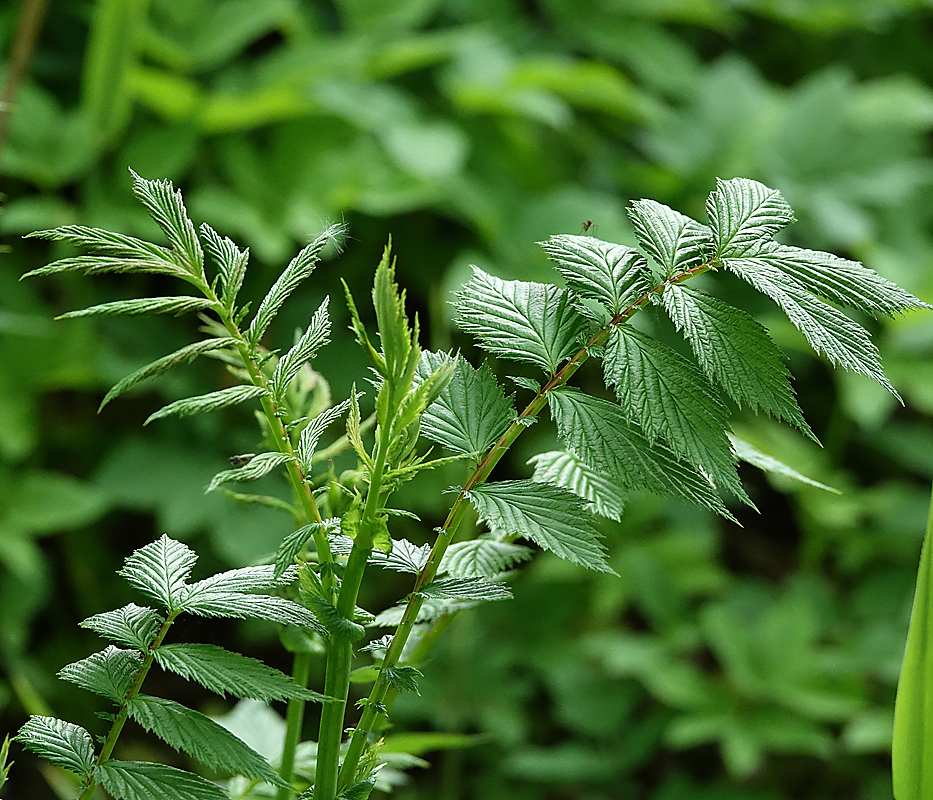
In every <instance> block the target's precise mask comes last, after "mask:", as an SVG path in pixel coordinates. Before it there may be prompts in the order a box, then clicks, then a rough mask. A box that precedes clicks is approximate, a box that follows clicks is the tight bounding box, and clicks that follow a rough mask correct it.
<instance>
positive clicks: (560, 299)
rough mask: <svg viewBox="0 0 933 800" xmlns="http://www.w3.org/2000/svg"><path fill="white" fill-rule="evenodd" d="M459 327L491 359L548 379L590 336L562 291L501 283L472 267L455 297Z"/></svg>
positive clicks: (534, 285)
mask: <svg viewBox="0 0 933 800" xmlns="http://www.w3.org/2000/svg"><path fill="white" fill-rule="evenodd" d="M455 305H456V308H457V324H458V325H459V326H460V327H461V328H462V329H463V330H464V331H466V332H467V333H471V334H473V335H474V336H476V337H477V338H478V339H479V340H480V343H481V344H482V346H483V347H484V348H485V349H486V350H488V351H489V352H491V353H494V354H496V355H498V356H502V357H504V358H510V359H513V360H515V361H527V362H529V363H531V364H535V365H536V366H539V367H541V368H542V369H544V370H546V371H547V372H548V373H554V372H556V371H557V369H558V367H559V366H560V364H561V362H563V361H564V360H565V359H567V358H569V357H570V356H572V355H573V354H574V353H575V352H576V351H577V350H578V349H579V347H580V345H581V343H582V340H583V338H584V336H585V334H586V329H587V322H586V320H585V319H584V318H583V317H582V316H581V315H580V314H579V313H578V312H577V311H576V310H574V308H573V306H572V304H571V302H570V296H569V295H568V293H567V291H566V290H564V289H558V288H557V287H556V286H551V285H549V284H545V283H532V282H529V281H503V280H500V279H499V278H496V277H494V276H492V275H488V274H487V273H485V272H483V271H482V270H481V269H479V268H478V267H473V277H472V279H471V280H470V281H469V283H467V284H466V285H465V286H464V287H463V288H462V289H461V290H460V292H459V293H458V294H457V299H456V302H455Z"/></svg>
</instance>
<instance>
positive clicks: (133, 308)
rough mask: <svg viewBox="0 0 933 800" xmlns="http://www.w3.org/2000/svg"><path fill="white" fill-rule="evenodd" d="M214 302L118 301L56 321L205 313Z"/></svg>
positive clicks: (169, 299)
mask: <svg viewBox="0 0 933 800" xmlns="http://www.w3.org/2000/svg"><path fill="white" fill-rule="evenodd" d="M214 305H215V303H214V301H213V300H208V299H207V298H206V297H188V296H175V297H142V298H137V299H134V300H116V301H114V302H113V303H101V304H100V305H97V306H90V307H89V308H82V309H79V310H77V311H67V312H65V313H64V314H59V315H58V316H57V317H56V318H55V319H75V318H77V317H117V316H124V317H125V316H134V315H138V314H175V315H176V316H177V315H178V314H185V313H186V312H188V311H203V310H204V309H205V308H212V307H213V306H214Z"/></svg>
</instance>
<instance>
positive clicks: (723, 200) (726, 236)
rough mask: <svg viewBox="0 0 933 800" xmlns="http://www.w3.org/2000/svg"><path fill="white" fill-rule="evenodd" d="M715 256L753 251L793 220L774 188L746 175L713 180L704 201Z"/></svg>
mask: <svg viewBox="0 0 933 800" xmlns="http://www.w3.org/2000/svg"><path fill="white" fill-rule="evenodd" d="M706 211H707V214H708V215H709V224H710V228H711V229H712V231H713V240H714V242H715V244H716V252H715V255H716V256H717V257H720V258H722V257H725V256H729V257H736V256H742V255H745V254H747V253H752V252H755V251H756V250H757V249H758V248H759V247H761V245H763V244H764V243H765V242H767V241H768V240H769V239H771V238H772V237H773V236H774V234H776V233H777V232H778V231H779V230H781V228H784V227H786V226H787V225H789V224H790V223H792V222H794V211H793V209H792V208H791V207H790V206H789V205H788V204H787V201H786V200H785V199H784V198H783V197H782V196H781V193H780V192H779V191H777V190H776V189H769V188H768V187H767V186H765V185H764V184H763V183H758V181H753V180H749V179H748V178H733V179H732V180H728V181H723V180H720V179H719V178H717V179H716V190H715V191H714V192H711V193H710V196H709V199H708V200H707V203H706Z"/></svg>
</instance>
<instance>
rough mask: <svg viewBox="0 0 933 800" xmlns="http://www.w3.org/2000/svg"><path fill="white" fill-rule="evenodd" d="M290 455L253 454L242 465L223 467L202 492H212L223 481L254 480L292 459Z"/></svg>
mask: <svg viewBox="0 0 933 800" xmlns="http://www.w3.org/2000/svg"><path fill="white" fill-rule="evenodd" d="M292 460H293V458H292V456H290V455H288V453H259V455H255V456H253V457H252V458H251V459H250V460H249V461H248V462H247V463H246V464H245V465H244V466H242V467H237V468H235V469H225V470H223V472H218V473H217V474H216V475H215V476H214V477H213V478H211V482H210V484H209V485H208V487H207V489H205V491H204V493H205V494H208V493H209V492H213V491H214V490H215V489H217V488H218V487H219V486H222V485H223V484H225V483H245V482H247V481H256V480H259V479H260V478H262V477H263V476H265V475H268V474H269V473H270V472H272V470H274V469H275V468H276V467H280V466H282V465H283V464H287V463H288V462H289V461H292Z"/></svg>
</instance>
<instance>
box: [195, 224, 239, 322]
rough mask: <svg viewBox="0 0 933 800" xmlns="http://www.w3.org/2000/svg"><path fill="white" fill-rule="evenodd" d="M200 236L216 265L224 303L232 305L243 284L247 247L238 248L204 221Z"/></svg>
mask: <svg viewBox="0 0 933 800" xmlns="http://www.w3.org/2000/svg"><path fill="white" fill-rule="evenodd" d="M201 236H202V237H203V238H204V249H205V250H207V252H208V254H209V255H210V257H211V258H212V259H213V260H214V263H215V264H216V265H217V272H218V274H219V275H220V289H221V295H222V297H223V301H224V305H226V306H228V307H232V306H233V304H234V301H235V300H236V296H237V293H238V292H239V291H240V287H241V286H242V285H243V278H245V277H246V265H247V264H248V263H249V248H247V249H246V250H240V248H239V247H237V246H236V244H235V243H234V242H233V240H231V239H228V238H227V237H226V236H223V237H221V236H220V234H219V233H217V231H215V230H214V229H213V228H212V227H211V226H210V225H208V224H207V223H206V222H204V223H202V224H201Z"/></svg>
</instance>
